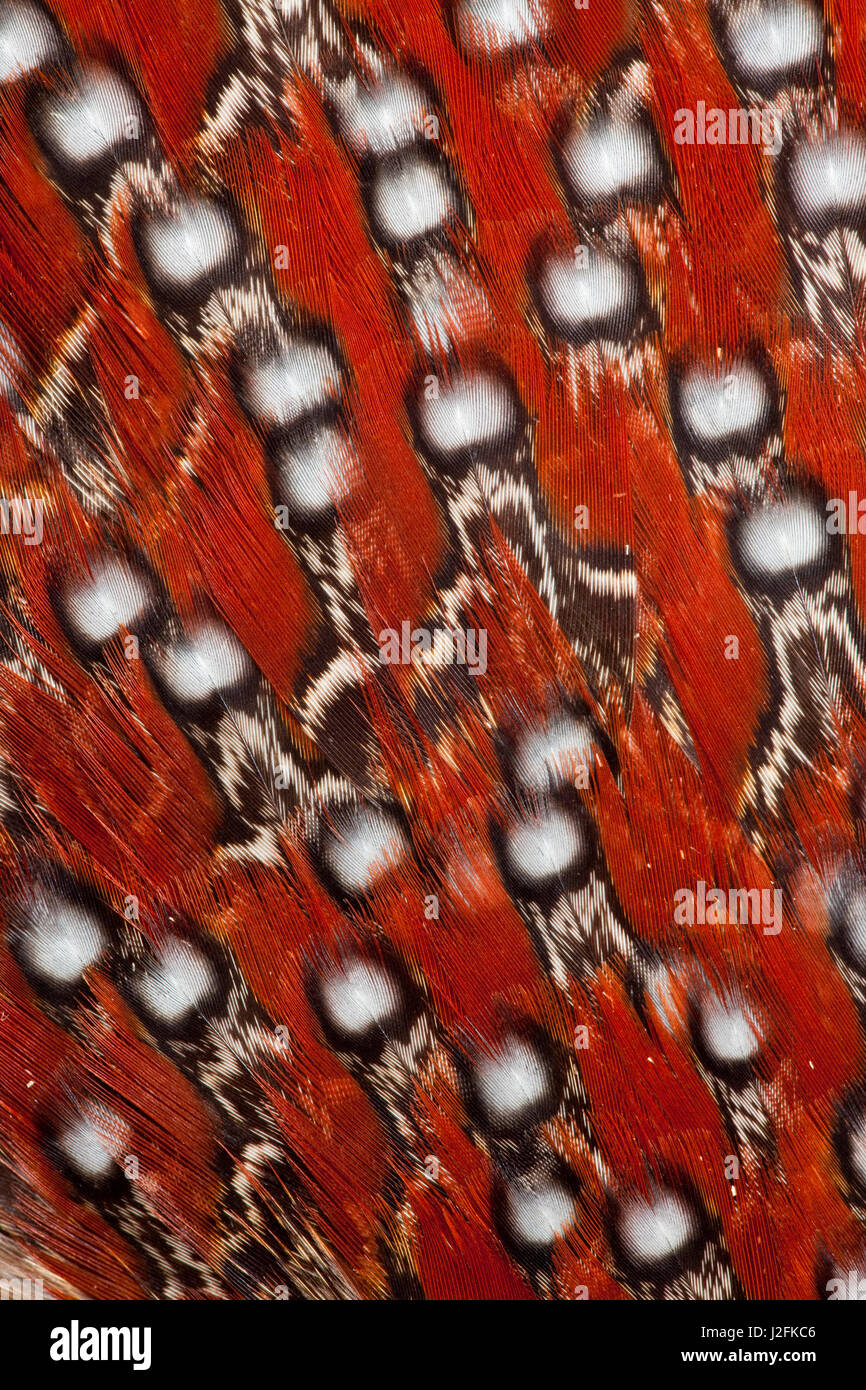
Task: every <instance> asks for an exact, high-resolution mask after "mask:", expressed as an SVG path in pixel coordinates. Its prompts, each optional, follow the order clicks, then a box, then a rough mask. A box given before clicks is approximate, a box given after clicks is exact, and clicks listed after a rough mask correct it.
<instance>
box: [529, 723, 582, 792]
mask: <svg viewBox="0 0 866 1390" xmlns="http://www.w3.org/2000/svg"><path fill="white" fill-rule="evenodd" d="M591 760H592V728H591V726H590V724H589V721H588V720H581V719H574V718H572V716H571V715H570V714H563V715H559V716H557V718H555V719H552V720H551V722H550V724H549V725H548V726H547V728H546V729H531V730H529V731H527V732H526V733H525V734H524V735H523V736H522V738H521V739H520V741H519V742H518V745H517V750H516V753H515V758H514V775H515V779H516V781H517V783H518V785H519V786H521V787H525V788H526V789H527V790H532V791H539V792H543V791H553V790H554V788H556V787H561V786H564V785H565V784H566V783H574V782H576V781H577V780H578V778H579V777H580V776H581V775H582V773H583V772H584V771H587V772H588V769H589V766H590V763H591Z"/></svg>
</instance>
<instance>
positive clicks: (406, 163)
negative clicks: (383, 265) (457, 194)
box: [370, 154, 455, 245]
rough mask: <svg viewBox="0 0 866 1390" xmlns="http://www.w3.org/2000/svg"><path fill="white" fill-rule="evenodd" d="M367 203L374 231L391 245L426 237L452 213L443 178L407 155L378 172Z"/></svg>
mask: <svg viewBox="0 0 866 1390" xmlns="http://www.w3.org/2000/svg"><path fill="white" fill-rule="evenodd" d="M370 200H371V210H372V216H373V220H374V222H375V224H376V227H377V230H378V232H379V234H380V236H381V237H382V239H383V240H384V241H386V242H388V243H389V244H391V245H394V244H396V243H399V242H405V241H413V240H414V239H415V238H416V237H421V236H427V235H429V233H430V232H433V231H435V230H437V229H438V228H439V227H442V226H444V224H445V223H446V222H447V221H448V219H449V217H451V215H452V214H453V213H454V211H455V200H454V192H453V189H452V188H451V185H450V184H449V182H448V180H447V179H446V178H445V175H444V174H443V173H442V171H441V169H439V168H438V167H437V166H436V165H435V164H433V163H431V161H430V160H429V159H424V158H423V157H422V156H420V155H411V154H409V155H406V156H405V158H402V159H400V160H399V162H397V163H395V164H389V165H385V166H384V167H383V168H380V169H379V170H378V171H377V172H376V173H375V174H374V176H373V184H372V188H371V192H370Z"/></svg>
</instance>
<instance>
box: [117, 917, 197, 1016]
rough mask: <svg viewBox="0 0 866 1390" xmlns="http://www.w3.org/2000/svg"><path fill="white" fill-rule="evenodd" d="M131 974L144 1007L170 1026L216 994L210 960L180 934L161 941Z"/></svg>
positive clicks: (137, 996)
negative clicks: (152, 953)
mask: <svg viewBox="0 0 866 1390" xmlns="http://www.w3.org/2000/svg"><path fill="white" fill-rule="evenodd" d="M130 978H131V982H132V988H133V991H134V993H135V995H136V998H137V999H138V1001H139V1003H140V1004H141V1006H142V1008H143V1009H144V1010H145V1011H146V1012H147V1013H148V1014H149V1015H150V1017H151V1018H152V1019H154V1020H156V1021H157V1022H158V1023H163V1024H166V1025H167V1026H169V1027H173V1026H176V1025H177V1024H178V1023H181V1022H183V1020H184V1019H186V1018H187V1017H188V1015H189V1014H190V1013H192V1012H193V1010H199V1009H200V1008H201V1007H202V1005H203V1004H205V1003H206V1001H208V1000H209V999H212V998H213V996H214V993H215V991H216V987H217V977H216V974H215V972H214V969H213V966H212V965H211V963H210V961H209V960H208V959H207V957H206V956H205V955H203V954H202V952H201V951H199V950H198V949H197V948H196V947H195V946H193V945H191V943H190V942H188V941H183V940H181V938H180V937H169V938H167V939H166V940H165V941H163V942H161V943H160V946H159V948H158V950H157V953H156V955H155V957H154V959H153V960H151V961H148V962H147V964H146V965H144V966H142V967H139V968H138V969H137V970H136V971H135V972H134V973H133V974H132V975H131V977H130Z"/></svg>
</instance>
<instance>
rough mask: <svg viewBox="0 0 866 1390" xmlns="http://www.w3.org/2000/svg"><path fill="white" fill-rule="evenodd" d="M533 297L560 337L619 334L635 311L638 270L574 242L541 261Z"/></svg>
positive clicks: (625, 330)
mask: <svg viewBox="0 0 866 1390" xmlns="http://www.w3.org/2000/svg"><path fill="white" fill-rule="evenodd" d="M538 297H539V302H540V304H541V307H542V309H543V310H544V312H545V314H546V315H547V317H548V319H549V320H550V322H551V324H552V326H553V329H554V332H556V333H559V334H561V335H562V337H564V338H568V337H572V336H574V335H578V336H580V337H596V338H604V337H607V338H622V337H624V336H626V334H627V333H628V330H629V328H630V325H631V323H632V321H633V319H634V317H635V314H636V313H637V308H638V303H639V298H640V292H639V283H638V274H637V270H636V269H635V266H634V265H633V264H632V263H631V262H630V261H626V260H621V259H620V258H618V257H616V256H612V255H610V254H609V253H608V252H607V251H599V250H596V249H594V248H591V247H589V246H576V247H575V248H574V250H573V251H572V252H570V253H565V252H560V253H558V254H556V255H551V256H548V257H547V259H546V260H545V261H544V263H543V264H542V267H541V271H540V274H539V277H538Z"/></svg>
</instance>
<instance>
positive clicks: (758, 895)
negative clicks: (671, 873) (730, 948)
mask: <svg viewBox="0 0 866 1390" xmlns="http://www.w3.org/2000/svg"><path fill="white" fill-rule="evenodd" d="M674 922H675V923H676V925H677V926H679V927H683V926H689V927H693V926H696V925H697V926H700V927H703V926H707V927H723V926H749V925H751V926H754V927H757V926H760V927H762V928H763V933H764V936H778V935H779V932H780V931H781V930H782V890H781V888H728V889H727V890H726V889H724V888H708V887H707V885H706V883H705V882H704V880H703V879H700V880H699V881H698V883H697V885H696V887H695V888H694V889H692V888H678V889H677V890H676V892H675V893H674Z"/></svg>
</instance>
